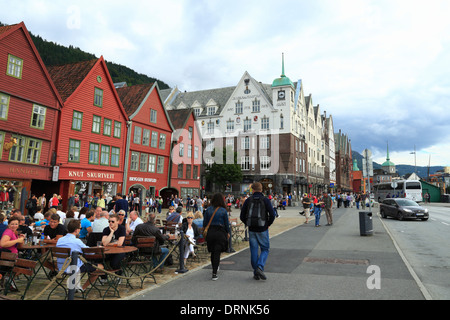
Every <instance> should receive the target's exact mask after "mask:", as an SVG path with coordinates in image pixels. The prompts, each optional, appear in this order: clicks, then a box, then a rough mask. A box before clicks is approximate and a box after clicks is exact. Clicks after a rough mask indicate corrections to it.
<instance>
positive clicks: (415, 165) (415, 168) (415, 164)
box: [409, 145, 417, 174]
mask: <svg viewBox="0 0 450 320" xmlns="http://www.w3.org/2000/svg"><path fill="white" fill-rule="evenodd" d="M409 154H414V173H415V174H417V172H416V170H417V163H416V145H414V152H410V153H409Z"/></svg>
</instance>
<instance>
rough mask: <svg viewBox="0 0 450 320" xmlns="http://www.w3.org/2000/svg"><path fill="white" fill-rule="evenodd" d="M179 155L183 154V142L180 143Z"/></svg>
mask: <svg viewBox="0 0 450 320" xmlns="http://www.w3.org/2000/svg"><path fill="white" fill-rule="evenodd" d="M179 155H180V157H182V156H184V143H180V153H179Z"/></svg>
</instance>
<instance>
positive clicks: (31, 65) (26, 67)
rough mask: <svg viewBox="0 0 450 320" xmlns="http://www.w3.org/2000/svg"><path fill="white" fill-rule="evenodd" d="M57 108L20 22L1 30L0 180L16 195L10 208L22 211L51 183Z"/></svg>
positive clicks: (52, 88)
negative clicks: (42, 186) (33, 196)
mask: <svg viewBox="0 0 450 320" xmlns="http://www.w3.org/2000/svg"><path fill="white" fill-rule="evenodd" d="M62 104H63V102H62V99H61V96H60V95H59V93H58V91H57V90H56V88H55V85H54V83H53V82H52V80H51V78H50V76H49V74H48V72H47V69H46V68H45V66H44V63H43V62H42V59H41V57H40V56H39V53H38V51H37V49H36V47H35V46H34V43H33V41H32V40H31V37H30V35H29V33H28V30H27V28H26V27H25V24H24V23H23V22H22V23H19V24H16V25H11V26H4V27H0V180H1V184H2V186H1V188H2V189H4V188H5V187H6V188H7V189H10V188H12V189H13V190H14V191H15V192H14V194H15V199H10V200H13V201H9V202H10V203H9V205H10V206H13V207H16V208H20V209H21V210H22V211H24V202H25V200H26V199H27V198H29V196H30V194H31V192H33V193H36V195H37V196H39V195H40V194H41V193H42V190H41V188H40V186H41V185H42V183H46V181H50V180H51V178H52V166H53V165H54V162H55V154H56V139H55V138H56V135H57V130H58V118H59V113H60V111H61V106H62ZM2 208H3V209H7V208H6V207H5V204H4V203H3V204H2Z"/></svg>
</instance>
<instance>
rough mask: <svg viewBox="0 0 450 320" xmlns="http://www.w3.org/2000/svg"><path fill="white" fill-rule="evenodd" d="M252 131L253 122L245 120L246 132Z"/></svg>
mask: <svg viewBox="0 0 450 320" xmlns="http://www.w3.org/2000/svg"><path fill="white" fill-rule="evenodd" d="M250 130H252V120H251V119H245V120H244V131H250Z"/></svg>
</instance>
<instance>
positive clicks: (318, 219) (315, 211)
mask: <svg viewBox="0 0 450 320" xmlns="http://www.w3.org/2000/svg"><path fill="white" fill-rule="evenodd" d="M321 213H322V208H320V207H315V208H314V216H315V217H316V224H315V225H316V226H318V225H319V222H320V214H321Z"/></svg>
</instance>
